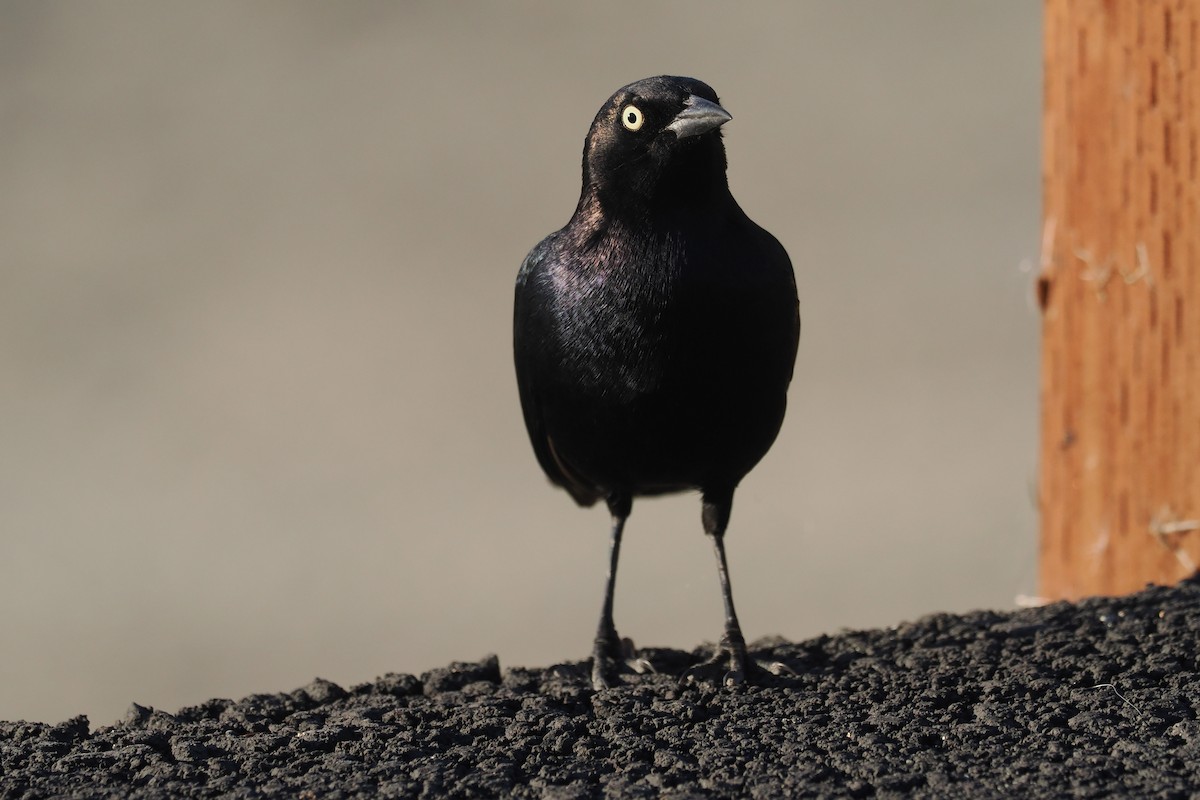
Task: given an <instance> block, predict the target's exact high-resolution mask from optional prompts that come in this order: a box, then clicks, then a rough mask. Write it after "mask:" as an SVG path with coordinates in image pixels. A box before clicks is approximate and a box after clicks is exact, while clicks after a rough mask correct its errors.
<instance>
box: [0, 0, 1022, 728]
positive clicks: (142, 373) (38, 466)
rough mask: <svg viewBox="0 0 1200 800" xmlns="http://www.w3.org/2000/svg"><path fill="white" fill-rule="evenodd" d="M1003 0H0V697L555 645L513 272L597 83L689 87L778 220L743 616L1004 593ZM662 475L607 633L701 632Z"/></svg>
mask: <svg viewBox="0 0 1200 800" xmlns="http://www.w3.org/2000/svg"><path fill="white" fill-rule="evenodd" d="M1040 71H1041V54H1040V4H1039V3H1038V2H1037V0H1023V1H1022V2H1009V1H1008V0H1004V1H1003V2H999V1H997V2H988V3H981V2H960V0H944V1H943V2H906V3H894V2H855V3H845V2H839V1H838V0H827V1H826V2H803V3H781V4H777V5H768V4H761V5H754V6H746V5H734V4H723V3H709V4H704V3H695V2H675V3H650V4H644V3H640V2H639V3H604V4H598V3H592V4H586V5H584V4H579V5H567V4H533V3H494V4H476V5H461V4H451V3H427V4H426V3H395V4H392V3H380V2H345V3H321V2H301V3H286V4H285V3H272V2H266V3H252V4H242V3H230V2H215V3H160V2H125V1H124V0H121V1H118V2H109V3H87V4H85V3H63V2H11V3H5V4H4V5H3V6H0V606H2V608H3V614H2V615H0V648H2V653H0V719H8V720H13V719H20V718H26V719H35V720H45V721H58V720H62V719H65V718H67V717H69V716H72V715H74V714H77V713H86V714H88V715H89V716H90V717H91V719H92V722H93V724H108V723H111V722H112V721H114V720H115V719H117V718H118V717H120V716H121V715H123V714H124V712H125V709H126V708H127V707H128V705H129V703H130V702H131V701H137V702H139V703H142V704H147V705H153V706H156V707H160V708H163V709H165V710H172V711H173V710H175V709H176V708H178V707H179V706H181V705H185V704H193V703H198V702H201V701H203V700H205V699H207V698H209V697H213V696H222V697H240V696H243V695H246V694H249V693H251V692H262V691H279V690H287V689H291V688H294V687H296V686H300V685H303V684H304V683H306V682H308V681H309V680H310V679H311V678H312V677H314V676H316V675H320V676H322V677H325V678H328V679H330V680H333V681H336V682H339V683H342V684H345V685H349V684H353V683H356V682H361V681H364V680H369V679H371V678H373V677H374V676H376V675H379V674H382V673H383V672H386V671H411V672H420V671H422V670H424V669H428V668H431V667H434V666H440V665H443V664H444V663H446V662H447V661H449V660H452V659H473V658H478V657H480V656H482V655H483V654H485V653H488V652H496V653H498V654H499V655H500V658H501V663H502V665H508V666H513V665H526V666H539V665H548V664H552V663H556V662H559V661H564V660H572V659H582V658H584V657H586V656H587V654H588V652H589V650H590V645H591V639H592V635H593V632H594V626H595V622H596V618H597V615H598V613H599V606H600V599H601V590H602V586H603V575H604V569H605V560H606V552H607V539H608V519H607V515H606V513H605V511H604V510H603V509H602V508H599V507H598V508H595V509H592V510H590V511H586V512H585V511H580V510H578V509H576V508H575V507H574V506H573V504H572V503H571V502H570V500H569V499H568V497H567V496H566V495H565V494H563V493H562V492H559V491H556V490H552V489H551V488H550V487H549V485H548V484H547V483H546V481H545V480H544V478H543V477H542V475H541V473H540V472H539V470H538V468H537V465H536V463H535V461H534V458H533V455H532V452H531V450H530V448H529V445H528V443H527V441H526V438H525V431H524V429H523V426H522V423H521V415H520V411H519V407H518V401H517V393H516V388H515V382H514V379H513V375H512V366H511V355H510V326H511V303H512V283H513V279H514V277H515V275H516V271H517V267H518V265H519V264H520V262H521V259H522V258H523V257H524V255H525V253H526V252H527V251H528V250H529V248H530V247H531V246H532V245H533V244H534V243H535V242H537V241H538V239H540V238H541V237H542V236H544V235H545V234H547V233H549V232H550V231H552V230H554V229H556V228H558V227H560V226H561V225H563V224H564V223H565V222H566V221H567V219H568V217H569V216H570V213H571V211H572V209H573V208H574V204H575V201H576V199H577V197H578V192H579V179H580V173H579V159H580V153H581V148H582V142H583V136H584V134H585V132H586V130H587V127H588V125H589V124H590V122H591V119H592V116H593V115H594V113H595V111H596V109H597V108H599V106H600V104H601V103H602V102H603V101H604V100H605V98H607V97H608V95H609V94H611V93H612V92H613V91H614V90H615V89H616V88H618V87H619V86H621V85H623V84H625V83H627V82H629V81H632V80H636V79H638V78H642V77H646V76H648V75H653V74H659V73H674V74H685V75H692V76H695V77H699V78H701V79H703V80H705V81H707V82H709V83H710V84H712V85H713V86H714V87H715V88H716V90H717V92H718V93H719V94H720V95H721V97H722V100H723V102H724V104H725V105H726V107H727V108H728V109H729V110H730V112H731V113H732V114H733V117H734V120H733V122H732V123H730V124H729V125H727V126H726V128H725V131H726V133H725V137H726V144H727V147H728V151H729V162H730V182H731V185H732V188H733V191H734V194H735V195H736V196H737V198H738V200H739V201H740V203H741V205H742V206H743V208H745V209H746V211H747V213H749V214H750V216H751V217H752V218H754V219H755V220H756V221H758V222H759V223H760V224H762V225H763V226H764V227H766V228H767V229H768V230H771V231H772V232H774V233H775V234H776V236H777V237H778V238H779V239H780V240H781V241H783V243H784V244H785V245H786V247H787V248H788V250H789V251H790V253H791V255H792V259H793V262H794V264H795V267H796V273H797V281H798V284H799V287H800V293H801V308H802V315H803V319H804V332H803V337H802V340H801V345H800V356H799V361H798V364H797V373H796V374H797V380H796V381H795V383H794V384H793V387H792V393H791V408H790V413H789V417H788V419H787V421H786V423H785V424H784V429H783V432H782V434H781V435H780V438H779V440H778V441H777V443H776V445H775V447H774V449H773V450H772V452H771V453H770V454H769V455H768V456H767V458H766V459H765V460H764V461H763V463H762V464H761V465H760V466H759V467H758V469H757V470H756V471H755V472H753V473H752V474H751V475H750V476H749V478H748V479H747V480H746V481H745V482H744V483H743V485H742V488H741V490H740V492H739V494H738V498H737V503H736V505H735V509H734V515H733V522H732V524H731V528H730V534H729V537H728V544H729V550H730V558H731V570H732V578H733V585H734V589H735V596H736V598H737V601H738V607H739V612H740V614H741V616H742V621H743V625H744V627H745V631H746V635H747V637H748V638H755V637H759V636H763V635H767V634H782V635H784V636H787V637H791V638H803V637H809V636H813V635H816V634H818V633H821V632H826V631H828V632H832V631H836V630H837V629H839V628H842V627H862V626H883V625H891V624H895V623H898V622H900V621H902V620H904V619H909V618H913V617H916V616H919V615H923V614H926V613H929V612H934V611H943V610H944V611H960V610H967V609H971V608H976V607H993V608H1005V607H1011V606H1012V604H1013V602H1014V598H1015V596H1016V595H1018V594H1019V593H1030V592H1032V591H1034V590H1035V588H1036V572H1035V546H1036V520H1035V512H1034V505H1033V493H1032V489H1031V487H1032V485H1033V481H1034V474H1035V467H1036V425H1037V385H1036V379H1037V336H1038V318H1037V315H1036V314H1035V313H1034V312H1033V310H1032V308H1031V305H1030V301H1029V291H1030V285H1029V283H1030V275H1029V274H1028V273H1027V272H1026V271H1023V264H1024V267H1025V268H1026V269H1027V267H1028V264H1029V262H1031V261H1032V260H1035V259H1036V255H1037V248H1038V244H1039V229H1040V225H1039V196H1038V192H1039V163H1038V160H1039V114H1040V89H1041V86H1040V80H1041V78H1040ZM699 512H700V507H699V501H698V498H697V497H696V496H694V495H693V496H677V497H673V498H666V499H661V500H654V501H642V502H639V503H636V504H635V506H634V513H633V517H632V518H631V521H630V525H629V528H628V533H627V537H626V544H625V549H624V552H623V562H622V569H621V575H620V580H619V582H618V595H617V607H616V615H617V624H618V627H619V629H620V630H621V632H622V633H623V634H624V635H627V636H631V637H633V638H634V639H635V640H636V641H638V642H639V643H641V644H643V645H655V646H675V647H681V648H691V647H693V646H695V645H697V644H699V643H701V642H703V641H711V640H713V639H715V638H716V637H717V636H719V634H720V632H721V606H720V600H719V595H718V587H717V579H716V571H715V567H714V564H713V561H712V555H711V550H710V548H709V545H708V543H707V541H706V540H705V539H704V537H703V534H702V533H701V529H700V523H699Z"/></svg>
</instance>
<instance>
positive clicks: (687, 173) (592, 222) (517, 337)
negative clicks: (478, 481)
mask: <svg viewBox="0 0 1200 800" xmlns="http://www.w3.org/2000/svg"><path fill="white" fill-rule="evenodd" d="M718 103H719V101H718V99H717V95H716V93H714V92H713V90H712V89H711V88H710V87H709V86H708V85H707V84H705V83H702V82H701V81H698V80H695V79H692V78H681V77H671V76H660V77H655V78H647V79H645V80H640V81H637V82H636V83H631V84H629V85H628V86H625V87H624V88H622V89H619V90H617V92H616V94H614V95H613V96H612V97H610V98H609V99H608V102H606V103H605V104H604V105H603V107H601V109H600V112H599V113H598V114H597V115H596V118H595V120H594V121H593V122H592V126H591V128H590V130H589V131H588V134H587V138H586V139H585V140H584V148H583V191H582V193H581V194H580V197H579V204H578V205H577V206H576V208H575V213H574V215H573V216H572V217H571V220H570V222H568V223H567V225H566V227H564V228H562V229H561V230H559V231H557V232H556V233H552V234H550V235H549V236H547V237H546V238H545V239H543V240H542V241H541V242H540V243H539V244H538V245H537V246H536V247H534V248H533V250H532V251H531V252H530V253H529V255H528V257H526V259H525V262H524V263H523V264H522V265H521V270H520V273H519V274H518V276H517V287H516V304H515V313H514V325H513V328H514V336H513V346H514V356H515V361H516V369H517V384H518V387H519V389H520V395H521V408H522V410H523V412H524V416H525V426H526V428H527V429H528V431H529V438H530V440H531V441H532V443H533V451H534V454H535V455H536V456H537V460H538V463H539V464H540V465H541V467H542V469H543V470H544V471H545V473H546V475H547V476H549V478H550V480H551V481H552V482H553V483H554V484H557V485H558V486H560V487H562V488H563V489H565V490H566V491H567V492H568V493H569V494H570V495H571V497H572V498H574V499H575V501H576V502H577V503H579V504H580V505H582V506H590V505H592V504H593V503H595V502H596V501H597V500H600V499H603V500H605V501H606V502H607V504H608V508H609V510H610V511H611V512H612V516H613V527H612V539H611V555H610V562H609V570H608V580H607V585H606V589H605V594H604V605H603V610H602V612H601V616H600V626H599V630H598V631H597V634H596V640H595V646H594V649H593V661H592V683H593V685H594V686H595V687H596V688H597V689H600V688H603V687H605V686H608V685H610V683H611V682H612V681H613V680H615V679H616V676H617V674H618V673H619V672H620V671H621V668H622V662H623V661H624V663H625V664H627V665H629V666H631V667H633V668H635V669H637V670H638V671H643V669H644V668H646V667H648V666H649V665H648V664H647V663H646V662H645V661H643V660H640V659H636V658H628V657H629V656H630V653H629V650H628V647H629V645H628V640H625V641H624V642H623V640H621V639H620V638H619V637H618V635H617V631H616V628H615V626H614V624H613V613H612V611H613V587H614V582H615V579H616V571H617V558H618V554H619V551H620V546H621V534H622V531H623V530H624V527H625V520H626V518H627V517H628V516H629V512H630V508H631V507H632V503H633V498H634V497H635V496H644V495H657V494H664V493H668V492H679V491H685V490H690V489H698V490H700V492H701V493H702V498H703V504H702V513H701V519H702V521H703V526H704V532H705V533H706V534H707V535H708V536H709V537H711V539H712V544H713V547H714V550H715V552H716V558H717V571H718V577H719V579H720V583H721V594H722V598H723V599H724V603H725V632H724V635H723V636H722V638H721V640H720V643H719V645H718V649H717V652H716V654H715V655H714V656H713V658H712V659H710V660H708V661H705V662H704V663H702V664H700V665H698V666H697V667H693V668H692V669H691V670H689V671H688V673H686V674H685V678H687V679H702V678H705V677H706V675H707V673H710V672H716V673H717V674H718V675H719V679H720V680H722V682H724V683H728V684H734V683H739V682H741V681H742V680H744V679H745V676H746V674H747V672H748V671H750V670H754V669H756V667H755V665H754V663H753V662H751V661H750V660H749V659H748V658H747V654H746V644H745V641H744V639H743V637H742V632H741V629H740V627H739V625H738V620H737V615H736V614H735V613H734V608H733V597H732V595H731V593H730V588H729V573H728V569H727V567H726V561H725V546H724V538H723V537H724V535H725V527H726V524H727V523H728V521H729V512H730V507H731V505H732V503H733V492H734V489H735V488H736V487H737V485H738V483H739V482H740V481H741V479H742V478H743V477H744V476H745V475H746V473H748V472H749V471H750V469H751V468H752V467H753V466H754V465H755V464H757V463H758V461H759V459H761V458H762V457H763V455H764V454H765V453H766V452H767V449H768V448H769V447H770V446H771V443H772V442H773V441H774V440H775V436H776V434H778V432H779V427H780V425H781V424H782V422H783V414H784V408H785V406H786V403H787V388H788V384H789V382H790V381H791V377H792V367H793V364H794V363H795V358H796V347H797V344H798V342H799V337H800V314H799V304H798V301H797V297H796V283H795V278H794V277H793V275H792V265H791V261H790V260H789V259H788V255H787V252H786V251H785V250H784V249H783V247H782V245H780V244H779V242H778V241H777V240H776V239H775V237H774V236H772V235H771V234H769V233H767V232H766V231H765V230H763V229H762V228H760V227H759V226H758V225H756V224H754V223H753V222H752V221H751V220H750V219H749V218H748V217H747V216H746V214H745V213H744V212H743V211H742V209H741V208H740V207H739V206H738V204H737V202H736V201H735V200H734V199H733V196H732V195H731V194H730V193H729V185H728V182H727V180H726V177H725V166H726V162H725V147H724V144H723V142H722V139H721V130H720V129H721V126H722V125H724V124H725V123H726V122H728V121H729V120H730V119H731V118H732V117H730V115H729V113H728V112H727V111H725V109H724V108H722V107H721V106H720V105H719V104H718Z"/></svg>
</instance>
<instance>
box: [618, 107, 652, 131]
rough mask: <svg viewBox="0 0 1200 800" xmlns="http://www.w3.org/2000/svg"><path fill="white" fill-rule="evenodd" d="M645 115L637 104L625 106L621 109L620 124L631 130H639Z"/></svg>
mask: <svg viewBox="0 0 1200 800" xmlns="http://www.w3.org/2000/svg"><path fill="white" fill-rule="evenodd" d="M645 121H646V116H645V115H644V114H642V110H641V109H640V108H638V107H637V106H625V107H624V108H623V109H621V124H622V125H624V126H625V127H626V128H627V129H629V130H631V131H636V130H640V129H641V127H642V123H644V122H645Z"/></svg>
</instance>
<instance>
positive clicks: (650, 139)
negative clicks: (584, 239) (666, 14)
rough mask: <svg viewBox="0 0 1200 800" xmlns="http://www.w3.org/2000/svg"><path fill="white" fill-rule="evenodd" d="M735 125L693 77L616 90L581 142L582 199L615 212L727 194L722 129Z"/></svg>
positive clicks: (665, 77) (648, 80)
mask: <svg viewBox="0 0 1200 800" xmlns="http://www.w3.org/2000/svg"><path fill="white" fill-rule="evenodd" d="M730 119H732V117H731V116H730V114H729V112H727V111H726V110H725V109H723V108H721V106H720V105H719V104H718V100H717V94H716V92H714V91H713V90H712V87H710V86H709V85H708V84H706V83H704V82H702V81H698V80H695V79H694V78H679V77H672V76H669V75H660V76H658V77H655V78H646V79H644V80H640V81H637V82H636V83H631V84H629V85H628V86H624V87H622V88H620V89H618V90H617V91H616V93H615V94H613V96H612V97H610V98H608V101H607V102H606V103H605V104H604V105H603V106H602V107H601V109H600V111H599V113H597V114H596V119H595V120H594V121H593V122H592V127H591V129H590V130H589V131H588V135H587V139H586V140H585V141H584V148H583V192H584V196H585V197H586V196H587V195H588V194H589V192H592V193H594V196H595V197H596V199H597V200H598V201H599V202H600V204H601V205H602V206H603V207H604V208H605V210H606V211H608V212H610V213H611V212H615V211H620V210H629V211H633V212H637V211H640V210H642V209H644V208H653V207H654V206H656V205H659V204H663V205H667V204H671V205H678V204H679V203H680V202H683V203H685V204H686V203H690V202H695V201H702V200H703V199H704V198H705V197H707V196H709V195H710V194H711V193H712V192H724V191H727V190H728V184H727V183H726V179H725V147H724V145H723V144H722V142H721V130H720V129H721V126H722V125H724V124H725V123H726V122H728V121H729V120H730Z"/></svg>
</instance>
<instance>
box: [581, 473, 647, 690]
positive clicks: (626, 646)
mask: <svg viewBox="0 0 1200 800" xmlns="http://www.w3.org/2000/svg"><path fill="white" fill-rule="evenodd" d="M608 506H609V509H610V510H611V511H612V515H613V528H612V540H611V543H610V545H609V551H608V580H607V582H606V583H605V586H604V606H603V607H602V608H601V609H600V625H599V627H598V628H597V629H596V642H595V645H594V647H593V649H592V687H593V688H594V689H596V690H597V691H599V690H600V689H606V688H608V687H609V686H611V685H612V683H613V681H614V679H615V678H616V676H617V674H618V673H619V672H620V671H621V668H622V666H624V667H626V668H628V669H630V670H632V671H634V672H638V673H642V672H653V671H654V668H653V667H651V666H650V662H649V661H647V660H646V659H644V658H639V657H638V656H637V654H636V652H635V651H634V647H633V642H632V641H630V640H629V639H622V638H621V637H620V636H619V635H617V627H616V625H615V624H613V594H614V592H615V589H616V583H617V561H618V560H619V559H620V556H621V535H622V533H624V531H625V520H626V519H627V518H628V517H629V511H630V508H631V506H632V501H631V499H630V498H629V497H628V495H616V494H614V495H613V496H612V497H610V498H609V501H608Z"/></svg>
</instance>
